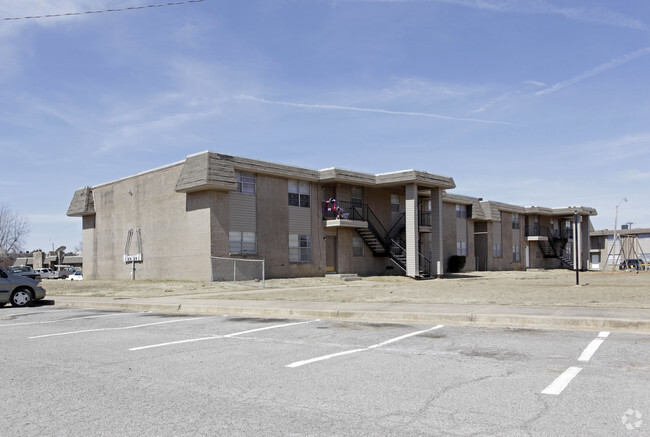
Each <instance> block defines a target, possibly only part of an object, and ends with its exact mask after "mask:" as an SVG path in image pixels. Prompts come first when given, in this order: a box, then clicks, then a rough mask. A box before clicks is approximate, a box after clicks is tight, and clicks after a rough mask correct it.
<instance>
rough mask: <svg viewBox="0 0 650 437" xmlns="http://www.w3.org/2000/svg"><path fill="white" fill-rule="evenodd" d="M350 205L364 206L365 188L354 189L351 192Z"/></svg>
mask: <svg viewBox="0 0 650 437" xmlns="http://www.w3.org/2000/svg"><path fill="white" fill-rule="evenodd" d="M350 203H352V205H353V206H362V205H363V188H362V187H352V188H351V190H350Z"/></svg>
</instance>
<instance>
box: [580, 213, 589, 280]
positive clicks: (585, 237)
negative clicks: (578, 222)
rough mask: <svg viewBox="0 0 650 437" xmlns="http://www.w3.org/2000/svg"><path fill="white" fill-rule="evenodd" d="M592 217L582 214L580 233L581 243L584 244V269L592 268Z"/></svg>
mask: <svg viewBox="0 0 650 437" xmlns="http://www.w3.org/2000/svg"><path fill="white" fill-rule="evenodd" d="M590 220H591V219H590V217H589V216H588V215H584V216H582V226H581V233H580V245H581V246H582V269H583V270H589V269H590V268H591V264H590V262H591V241H590V238H589V228H590V227H591V226H590Z"/></svg>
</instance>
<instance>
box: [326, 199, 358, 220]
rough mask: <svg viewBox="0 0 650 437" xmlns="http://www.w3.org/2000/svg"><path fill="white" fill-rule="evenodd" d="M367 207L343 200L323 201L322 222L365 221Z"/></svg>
mask: <svg viewBox="0 0 650 437" xmlns="http://www.w3.org/2000/svg"><path fill="white" fill-rule="evenodd" d="M367 210H368V207H367V205H365V204H361V203H352V202H346V201H344V200H336V201H323V220H361V221H366V220H367Z"/></svg>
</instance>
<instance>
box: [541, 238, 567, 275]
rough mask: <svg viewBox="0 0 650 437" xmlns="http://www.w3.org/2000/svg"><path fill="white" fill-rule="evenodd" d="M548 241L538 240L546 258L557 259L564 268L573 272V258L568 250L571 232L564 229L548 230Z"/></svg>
mask: <svg viewBox="0 0 650 437" xmlns="http://www.w3.org/2000/svg"><path fill="white" fill-rule="evenodd" d="M546 234H547V237H548V240H538V241H537V245H538V246H539V249H540V250H541V251H542V255H543V256H544V258H556V259H558V260H559V261H560V265H562V267H564V268H566V269H569V270H573V257H572V256H571V253H570V252H569V251H568V249H567V243H568V242H569V231H568V230H562V229H555V230H552V229H547V230H546Z"/></svg>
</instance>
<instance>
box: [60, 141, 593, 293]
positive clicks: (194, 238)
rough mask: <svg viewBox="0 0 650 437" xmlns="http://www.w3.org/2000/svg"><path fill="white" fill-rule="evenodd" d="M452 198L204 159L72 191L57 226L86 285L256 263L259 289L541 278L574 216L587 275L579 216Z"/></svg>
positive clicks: (559, 252) (374, 181)
mask: <svg viewBox="0 0 650 437" xmlns="http://www.w3.org/2000/svg"><path fill="white" fill-rule="evenodd" d="M453 188H455V183H454V180H453V179H452V178H451V177H446V176H440V175H436V174H433V173H428V172H424V171H418V170H405V171H397V172H391V173H383V174H367V173H361V172H355V171H349V170H343V169H339V168H329V169H324V170H311V169H305V168H299V167H292V166H286V165H282V164H276V163H270V162H265V161H259V160H253V159H248V158H242V157H236V156H229V155H223V154H219V153H213V152H207V151H206V152H202V153H199V154H195V155H191V156H188V157H187V158H186V159H185V160H184V161H181V162H177V163H174V164H170V165H168V166H165V167H161V168H157V169H153V170H150V171H145V172H143V173H139V174H136V175H133V176H130V177H126V178H122V179H119V180H116V181H112V182H108V183H105V184H101V185H96V186H92V187H90V186H88V187H85V188H82V189H79V190H77V191H76V192H75V194H74V196H73V199H72V201H71V203H70V207H69V209H68V215H69V216H79V217H82V226H83V253H84V277H85V278H87V279H120V278H128V277H129V275H131V274H132V273H133V269H134V268H135V267H136V263H137V271H138V278H140V279H196V280H212V279H220V274H216V273H215V263H217V264H218V262H215V260H216V259H222V258H240V259H246V258H248V259H264V260H265V272H266V277H268V278H273V277H299V276H322V275H325V274H326V273H328V272H337V273H354V274H359V275H362V276H363V275H383V274H387V273H400V274H406V275H407V276H411V277H430V276H439V275H441V274H443V273H444V272H445V271H446V269H447V263H448V262H449V259H450V257H452V256H454V255H457V256H464V257H465V258H466V260H467V261H466V265H465V267H464V270H466V271H467V270H517V269H525V268H527V267H528V268H552V267H559V266H560V265H562V264H561V263H567V262H568V263H571V262H572V261H570V260H568V261H560V259H561V258H562V257H565V258H566V250H567V249H566V247H567V246H570V244H568V243H569V240H570V239H571V238H572V236H573V231H571V232H569V231H568V230H569V229H572V228H571V224H572V223H573V218H574V215H575V214H577V215H578V216H579V217H581V220H579V221H581V224H579V225H578V226H576V228H577V229H578V232H577V233H578V234H579V235H581V236H583V238H580V239H579V241H580V248H579V253H580V257H581V259H584V264H582V265H583V266H584V268H586V266H587V264H586V263H587V261H588V257H589V238H588V235H589V216H590V215H594V214H596V212H595V210H593V209H592V208H585V207H572V208H560V209H551V208H541V207H522V206H515V205H508V204H504V203H499V202H489V201H483V200H482V199H477V198H472V197H467V196H460V195H455V194H449V193H447V190H451V189H453ZM568 224H569V225H568ZM585 236H586V237H585ZM511 250H512V252H511ZM573 262H575V261H573ZM217 270H218V269H217Z"/></svg>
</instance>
